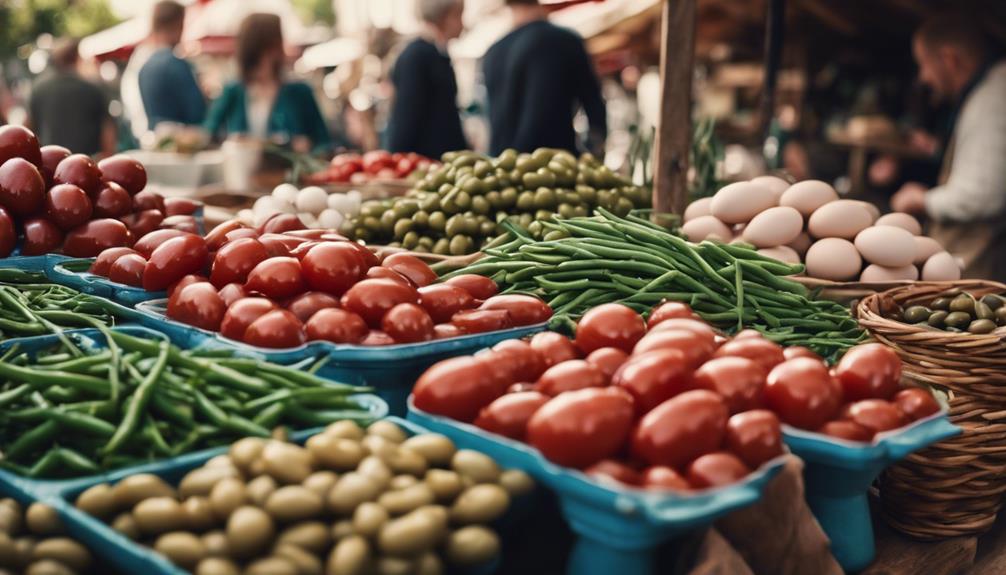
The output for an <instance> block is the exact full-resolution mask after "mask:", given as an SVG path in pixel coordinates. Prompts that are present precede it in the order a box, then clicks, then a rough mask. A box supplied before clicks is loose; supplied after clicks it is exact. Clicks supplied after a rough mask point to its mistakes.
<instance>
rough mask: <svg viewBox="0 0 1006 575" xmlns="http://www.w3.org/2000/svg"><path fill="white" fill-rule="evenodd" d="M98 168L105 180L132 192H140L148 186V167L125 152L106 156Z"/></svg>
mask: <svg viewBox="0 0 1006 575" xmlns="http://www.w3.org/2000/svg"><path fill="white" fill-rule="evenodd" d="M98 169H99V170H101V175H102V177H103V178H104V179H105V181H108V182H115V183H117V184H119V185H120V186H122V187H123V188H125V190H126V191H127V192H129V193H130V194H134V195H135V194H138V193H140V192H141V191H143V188H145V187H147V170H146V168H144V167H143V164H141V163H140V162H138V161H137V160H134V159H133V158H130V157H129V156H127V155H125V154H116V155H114V156H109V157H107V158H105V159H104V160H102V161H100V162H98Z"/></svg>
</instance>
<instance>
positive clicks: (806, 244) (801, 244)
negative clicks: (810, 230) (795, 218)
mask: <svg viewBox="0 0 1006 575" xmlns="http://www.w3.org/2000/svg"><path fill="white" fill-rule="evenodd" d="M812 243H814V240H812V239H810V236H809V235H807V232H800V233H799V234H797V236H796V238H795V239H794V240H793V241H791V242H789V243H788V244H786V245H787V246H789V247H791V248H793V250H794V251H795V252H796V253H798V254H800V257H803V256H804V255H805V254H806V253H807V250H808V249H810V245H811V244H812Z"/></svg>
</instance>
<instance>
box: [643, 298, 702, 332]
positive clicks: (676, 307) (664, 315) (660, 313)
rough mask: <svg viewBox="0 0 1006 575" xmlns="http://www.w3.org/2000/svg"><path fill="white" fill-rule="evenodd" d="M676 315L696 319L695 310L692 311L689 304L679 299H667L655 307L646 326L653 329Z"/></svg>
mask: <svg viewBox="0 0 1006 575" xmlns="http://www.w3.org/2000/svg"><path fill="white" fill-rule="evenodd" d="M676 317H677V318H686V319H696V316H695V312H693V311H692V308H691V307H690V306H689V305H688V304H686V303H682V302H679V301H667V302H664V303H662V304H660V305H658V306H657V307H655V308H653V310H652V311H651V312H650V317H649V319H647V320H646V327H647V328H649V329H653V328H654V327H655V326H657V325H660V324H661V323H662V322H664V321H667V320H669V319H672V318H676Z"/></svg>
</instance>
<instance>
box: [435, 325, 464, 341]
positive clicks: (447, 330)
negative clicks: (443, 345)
mask: <svg viewBox="0 0 1006 575" xmlns="http://www.w3.org/2000/svg"><path fill="white" fill-rule="evenodd" d="M461 335H464V332H463V331H461V329H460V328H458V326H456V325H454V324H452V323H438V324H437V325H435V326H433V339H450V338H452V337H458V336H461Z"/></svg>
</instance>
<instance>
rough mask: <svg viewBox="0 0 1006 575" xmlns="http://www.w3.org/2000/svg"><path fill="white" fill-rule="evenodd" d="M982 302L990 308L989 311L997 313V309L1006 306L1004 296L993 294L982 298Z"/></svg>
mask: <svg viewBox="0 0 1006 575" xmlns="http://www.w3.org/2000/svg"><path fill="white" fill-rule="evenodd" d="M981 301H982V303H983V304H985V305H987V306H989V309H991V310H992V311H996V310H997V309H999V308H1001V307H1003V304H1006V299H1003V296H1001V295H996V294H991V293H990V294H987V295H984V296H982V299H981Z"/></svg>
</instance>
